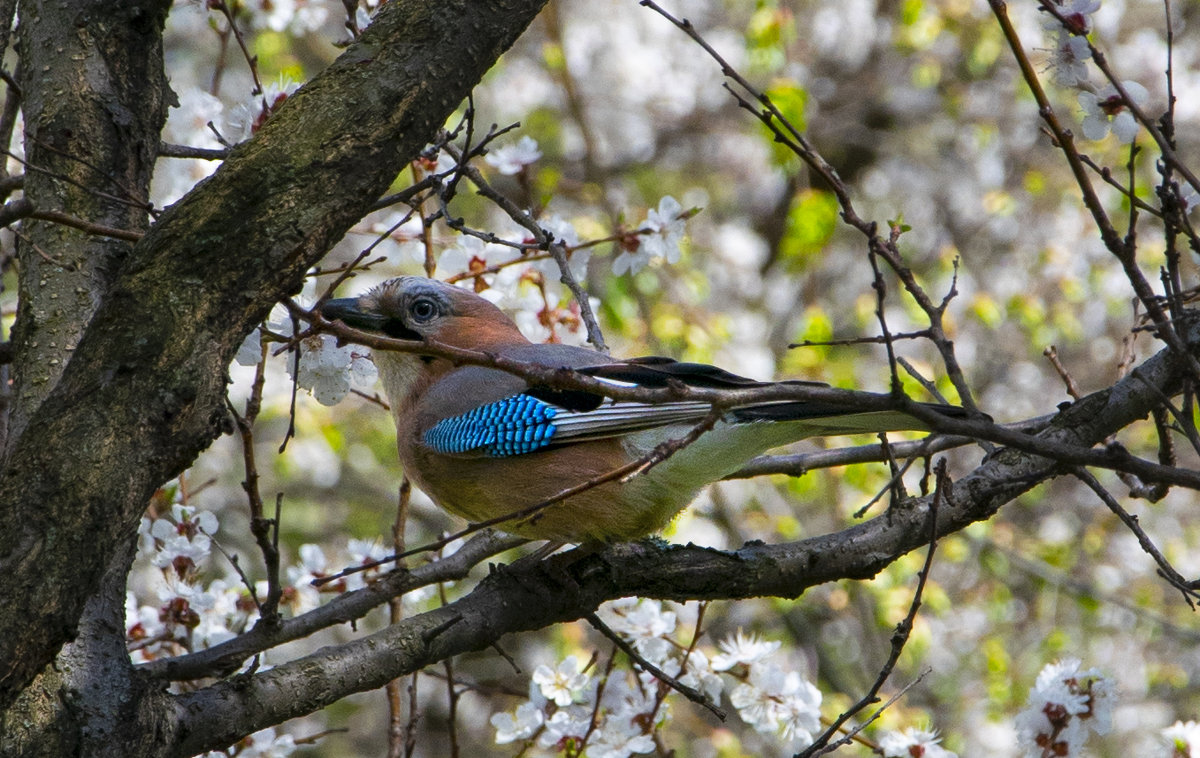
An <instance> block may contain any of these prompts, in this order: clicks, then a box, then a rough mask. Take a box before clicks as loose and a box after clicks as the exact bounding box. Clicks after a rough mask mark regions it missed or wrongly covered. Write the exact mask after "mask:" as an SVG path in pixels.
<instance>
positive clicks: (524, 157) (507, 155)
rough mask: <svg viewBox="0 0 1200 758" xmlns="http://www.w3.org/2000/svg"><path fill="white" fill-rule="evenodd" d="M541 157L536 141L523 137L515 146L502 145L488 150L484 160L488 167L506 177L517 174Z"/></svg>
mask: <svg viewBox="0 0 1200 758" xmlns="http://www.w3.org/2000/svg"><path fill="white" fill-rule="evenodd" d="M541 157H542V151H541V150H539V149H538V143H537V140H535V139H534V138H533V137H529V136H525V137H522V138H521V139H520V140H518V141H517V143H516V144H515V145H504V146H502V147H497V148H495V149H492V150H489V151H488V154H487V156H485V157H484V160H486V161H487V162H488V164H489V165H492V166H495V167H496V170H497V171H499V172H500V173H501V174H505V175H506V176H512V175H513V174H519V173H521V171H522V170H524V168H525V167H526V166H528V165H529V164H531V163H536V162H537V160H538V159H539V158H541Z"/></svg>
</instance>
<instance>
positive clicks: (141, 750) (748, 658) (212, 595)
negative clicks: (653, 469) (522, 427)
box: [0, 0, 1200, 758]
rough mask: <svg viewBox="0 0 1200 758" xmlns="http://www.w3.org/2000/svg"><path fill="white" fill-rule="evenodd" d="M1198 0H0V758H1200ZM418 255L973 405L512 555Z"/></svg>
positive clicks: (660, 329)
mask: <svg viewBox="0 0 1200 758" xmlns="http://www.w3.org/2000/svg"><path fill="white" fill-rule="evenodd" d="M1194 11H1195V9H1194V8H1193V7H1191V6H1183V7H1177V6H1176V4H1172V3H1170V2H1164V3H1163V4H1161V5H1159V4H1157V3H1142V4H1127V5H1122V4H1120V3H1118V2H1116V0H1104V2H1103V3H1102V2H1101V1H1100V0H1063V1H1059V0H1028V2H1024V3H1013V4H1011V5H1006V4H1005V3H1003V2H1000V0H991V1H990V2H989V3H987V4H986V5H985V4H982V3H981V4H975V5H972V4H963V3H922V2H905V3H901V4H899V5H898V6H895V7H892V6H886V7H885V6H884V5H880V6H879V7H876V6H875V5H874V4H872V3H844V2H835V1H834V0H795V1H794V2H783V1H779V2H773V1H770V0H764V1H763V2H757V3H754V4H745V3H737V2H729V1H726V0H706V1H705V2H698V3H687V4H680V7H679V8H676V9H670V8H663V7H660V6H659V5H658V4H656V3H654V2H650V1H649V0H646V1H644V2H642V3H635V2H633V0H629V2H628V3H611V4H609V3H605V4H600V3H592V2H585V0H577V1H573V2H561V3H555V4H550V5H546V4H545V3H544V0H494V1H490V2H475V3H466V2H446V1H445V0H407V1H403V2H402V1H401V0H392V1H391V2H387V3H380V2H376V1H375V0H360V2H354V0H347V1H346V2H342V3H334V2H326V1H325V0H288V1H287V2H281V1H280V0H272V1H271V2H257V1H256V0H254V1H252V0H236V1H235V0H212V1H210V2H207V3H204V4H197V3H182V2H181V3H176V4H174V6H172V4H171V3H169V2H163V1H162V0H153V1H152V0H124V1H121V2H111V1H110V2H104V3H100V2H82V3H75V4H57V5H52V4H39V3H22V4H20V6H19V7H18V4H17V3H15V2H0V13H2V14H3V17H4V19H6V23H4V24H3V25H0V28H4V29H10V28H12V26H13V22H14V20H16V19H19V23H18V25H17V27H16V28H15V30H14V31H12V32H11V33H10V34H8V35H5V36H4V37H3V40H2V42H0V47H2V48H4V49H9V48H10V47H11V51H10V52H11V54H10V56H9V57H8V59H7V60H9V61H16V66H15V68H14V69H12V70H11V72H10V71H4V72H3V76H2V77H0V78H2V79H3V81H4V83H5V85H6V90H5V92H6V100H5V106H4V108H3V110H2V111H0V135H3V136H4V140H5V142H6V144H8V145H9V149H8V152H7V160H6V163H5V164H4V167H3V173H2V174H0V187H2V188H3V192H4V198H5V203H4V205H3V207H2V208H0V217H2V218H3V224H4V226H5V228H6V229H8V232H6V233H5V236H3V237H2V238H0V272H2V273H3V277H4V278H3V280H2V281H3V290H2V291H0V330H2V331H0V336H3V337H4V341H3V342H0V450H2V451H3V456H0V566H3V569H4V577H5V579H6V581H5V582H4V583H3V584H2V585H0V714H2V715H0V722H2V724H3V726H2V728H0V753H3V754H5V755H8V754H13V755H64V754H88V755H107V754H114V755H133V754H136V755H147V756H152V755H163V756H166V755H191V754H210V755H240V756H279V755H287V754H291V753H292V752H293V751H297V750H299V749H301V748H303V749H305V750H309V751H317V752H318V753H320V754H329V755H341V754H348V753H362V754H382V753H384V752H386V753H387V754H388V755H393V756H400V755H417V754H422V755H462V754H464V753H466V752H468V751H471V750H474V751H477V752H487V753H489V754H492V753H495V754H502V755H503V754H514V755H566V756H583V755H587V756H593V757H598V756H614V757H620V758H624V757H625V756H630V755H641V754H663V755H665V754H669V753H670V752H671V751H677V752H679V753H680V754H696V755H725V754H787V755H791V754H803V755H817V754H822V753H823V752H830V751H834V750H837V751H841V752H844V753H845V754H848V755H867V754H873V755H881V756H913V757H916V756H925V757H926V758H945V757H946V756H953V755H956V754H957V755H971V756H978V755H983V756H991V755H996V756H1008V755H1030V756H1074V755H1082V754H1083V753H1082V750H1083V748H1084V745H1085V744H1086V745H1087V749H1088V750H1089V751H1092V753H1093V754H1097V755H1128V754H1137V755H1162V756H1172V757H1174V756H1187V755H1200V736H1198V735H1200V727H1197V725H1196V721H1195V719H1196V718H1197V714H1198V713H1200V696H1198V695H1200V693H1198V691H1197V689H1196V686H1195V682H1196V680H1197V677H1200V656H1198V655H1197V654H1196V653H1197V650H1200V648H1198V647H1197V642H1198V641H1200V636H1198V635H1197V633H1196V631H1195V619H1194V617H1193V615H1192V609H1191V605H1192V604H1193V603H1194V602H1195V601H1196V600H1197V597H1198V596H1197V579H1196V576H1197V574H1200V564H1198V563H1197V562H1196V560H1195V556H1196V555H1197V554H1200V552H1198V551H1197V547H1198V546H1200V532H1198V531H1197V529H1196V527H1195V523H1194V522H1195V519H1194V518H1193V517H1192V513H1193V512H1194V510H1195V507H1196V502H1197V499H1196V498H1197V496H1196V491H1197V489H1200V474H1198V473H1197V469H1196V460H1197V458H1198V457H1200V435H1197V432H1196V428H1195V422H1194V418H1195V384H1196V381H1195V380H1197V379H1200V363H1198V362H1197V361H1198V359H1200V326H1198V325H1197V322H1196V319H1195V314H1194V309H1193V307H1192V305H1191V304H1192V303H1193V302H1194V300H1195V295H1196V291H1197V285H1198V284H1200V282H1197V281H1195V280H1196V278H1197V269H1196V265H1195V259H1194V257H1193V256H1195V255H1200V239H1198V238H1197V236H1196V232H1195V229H1194V227H1193V222H1192V220H1191V217H1190V215H1189V214H1190V212H1191V211H1192V210H1193V209H1194V207H1195V205H1196V199H1197V197H1200V182H1198V181H1197V179H1196V175H1195V173H1194V171H1195V165H1194V161H1189V160H1188V158H1189V156H1191V155H1194V154H1196V148H1197V143H1196V142H1195V137H1194V135H1195V134H1197V133H1200V132H1198V131H1197V129H1196V128H1195V127H1196V126H1197V124H1198V122H1200V108H1198V107H1197V104H1200V90H1197V82H1196V80H1195V76H1194V72H1195V70H1196V69H1197V66H1196V58H1197V56H1200V46H1198V45H1197V44H1196V42H1195V39H1194V36H1195V35H1194V33H1193V34H1190V35H1189V34H1188V32H1189V31H1190V26H1191V25H1194V24H1195V23H1196V14H1195V12H1194ZM684 16H687V18H688V20H686V21H685V20H684ZM510 48H511V49H510ZM505 51H508V52H505ZM502 53H505V54H504V56H503V58H501V54H502ZM498 60H499V62H497V61H498ZM399 274H421V275H426V276H434V277H437V278H440V279H444V280H446V281H449V282H452V283H455V284H457V285H458V286H462V287H467V288H470V289H472V290H473V291H474V292H476V293H478V294H480V295H481V296H483V297H485V298H488V299H489V300H491V301H492V302H494V303H496V304H497V305H498V306H500V307H501V308H503V309H504V310H505V311H506V312H508V313H509V314H511V315H512V316H513V318H514V320H515V321H516V322H517V324H518V325H519V326H520V328H521V329H522V331H523V332H524V333H525V334H526V335H527V336H528V337H529V338H530V339H533V340H535V341H563V342H576V343H582V342H584V341H590V342H592V343H593V344H594V345H596V346H597V347H600V348H607V347H611V348H612V350H613V353H614V355H618V356H624V355H636V354H640V353H645V352H654V353H665V354H671V355H673V356H675V357H680V358H685V359H689V360H700V361H708V362H714V363H717V364H718V365H722V366H725V367H726V368H729V369H731V370H734V371H737V372H738V373H742V374H747V375H752V376H755V377H757V378H764V379H765V378H771V377H773V376H778V377H780V378H784V377H786V378H797V379H809V380H815V381H821V382H828V383H832V384H834V385H836V386H857V387H864V388H870V389H876V390H883V391H887V390H889V389H890V390H891V392H892V393H893V394H894V396H895V397H896V398H899V397H900V395H902V394H907V395H909V396H912V397H917V398H920V399H926V400H929V399H932V400H938V401H948V402H953V403H956V404H961V405H963V406H964V407H966V408H967V409H968V411H969V412H970V416H969V418H967V419H965V420H960V419H954V420H947V421H946V422H945V423H944V424H941V425H935V429H934V431H935V432H936V434H935V435H934V436H932V437H929V438H928V439H924V438H905V437H903V436H895V435H888V436H887V437H883V438H867V439H857V440H855V439H851V440H850V441H849V442H846V443H845V444H842V442H837V443H836V444H835V443H834V442H832V441H830V442H824V443H818V444H813V445H808V446H807V447H802V448H799V449H797V450H791V451H784V452H781V453H780V454H779V455H770V456H764V457H762V458H760V459H757V460H755V461H753V462H751V464H749V465H748V466H747V467H746V468H745V469H744V470H743V471H741V472H738V474H736V475H735V476H734V477H732V478H731V479H730V480H729V481H726V482H721V483H719V484H717V485H715V486H714V487H712V488H711V489H710V490H709V491H708V492H707V493H706V494H705V495H703V496H702V497H701V498H700V500H699V501H698V502H697V503H696V504H695V505H694V506H693V507H692V508H691V509H690V510H689V511H688V512H687V513H685V514H684V515H683V516H681V517H680V518H679V519H678V520H677V522H676V523H674V524H672V525H671V527H670V528H669V529H668V530H667V532H666V533H665V535H664V537H665V539H666V540H667V541H665V542H664V541H655V540H650V541H644V542H639V543H635V544H622V545H610V546H606V547H604V548H603V549H597V548H595V546H592V548H591V549H586V550H582V551H564V552H562V553H560V554H556V555H553V556H551V557H549V558H547V559H545V561H542V562H535V561H532V560H530V561H526V562H524V563H516V564H515V565H513V566H511V567H510V568H506V569H503V570H495V571H490V572H489V571H487V570H486V569H485V567H484V566H483V565H482V564H484V563H486V562H487V561H489V560H493V561H497V562H501V563H506V564H507V563H513V562H514V561H515V560H516V559H517V558H518V557H519V556H521V555H522V554H526V553H528V552H529V549H528V548H527V547H525V546H523V545H522V544H521V541H520V540H518V539H515V538H512V537H509V536H506V535H505V534H504V533H503V524H501V525H500V529H499V530H485V529H480V528H478V525H470V524H463V523H462V522H460V521H455V520H454V519H453V518H451V517H450V516H448V515H446V514H443V513H440V512H439V511H437V510H436V509H435V508H433V507H432V505H431V503H429V502H428V501H427V500H425V499H424V497H423V495H422V494H421V493H419V492H417V491H414V490H413V489H412V488H411V487H409V486H408V485H407V482H405V481H403V471H402V470H401V469H400V467H399V465H398V464H397V463H396V461H395V454H394V439H393V435H394V430H393V429H392V428H391V421H390V419H389V414H388V413H387V410H386V408H385V405H386V404H385V402H384V400H383V399H382V397H381V396H380V395H379V394H378V392H377V387H376V374H375V370H374V365H373V364H372V362H371V360H370V358H369V355H368V354H367V353H368V351H367V350H366V349H365V348H360V347H358V346H356V345H354V344H351V343H348V342H346V341H345V340H343V339H341V338H339V336H338V333H337V332H336V327H333V326H331V325H329V324H327V323H325V322H323V321H322V320H321V319H320V318H319V316H317V315H316V314H315V312H314V310H313V309H312V306H313V305H314V304H316V303H317V302H318V301H319V300H320V299H321V298H323V297H325V296H327V295H329V294H330V293H332V292H333V291H334V290H337V291H338V293H339V295H341V294H345V295H349V294H357V293H359V292H361V291H363V290H365V289H366V288H367V287H369V286H370V285H372V284H375V283H378V282H380V281H382V280H384V279H386V278H388V277H391V276H395V275H399ZM395 347H398V348H399V349H407V350H414V351H420V350H421V348H422V345H420V344H408V345H399V346H395ZM425 347H428V346H425ZM563 381H564V382H568V383H569V381H570V377H565V378H564V379H563ZM797 392H802V389H797ZM668 452H670V451H668ZM767 475H771V476H769V477H768V476H767ZM377 690H378V691H380V692H376V691H377ZM360 693H367V694H360ZM335 704H336V705H337V707H333V708H327V706H333V705H335Z"/></svg>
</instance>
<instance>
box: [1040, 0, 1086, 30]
mask: <svg viewBox="0 0 1200 758" xmlns="http://www.w3.org/2000/svg"><path fill="white" fill-rule="evenodd" d="M1055 4H1056V5H1057V6H1058V11H1059V13H1060V14H1061V15H1062V17H1063V19H1064V20H1065V23H1064V22H1063V21H1059V20H1058V19H1057V18H1055V17H1054V16H1051V15H1050V14H1048V13H1047V14H1046V18H1045V19H1043V20H1042V26H1043V27H1045V28H1046V29H1056V30H1057V29H1063V30H1065V31H1068V32H1070V33H1072V34H1080V35H1082V34H1087V33H1088V32H1089V31H1091V29H1092V19H1091V15H1092V14H1093V13H1095V12H1096V11H1098V10H1100V0H1055Z"/></svg>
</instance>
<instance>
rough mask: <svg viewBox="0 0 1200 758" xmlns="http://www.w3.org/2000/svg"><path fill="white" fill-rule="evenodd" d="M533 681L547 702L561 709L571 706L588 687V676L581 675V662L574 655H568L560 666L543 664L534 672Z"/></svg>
mask: <svg viewBox="0 0 1200 758" xmlns="http://www.w3.org/2000/svg"><path fill="white" fill-rule="evenodd" d="M533 681H534V682H536V683H537V685H538V687H540V688H541V691H542V694H543V695H544V696H545V697H546V699H547V700H550V701H552V702H553V703H554V704H555V705H557V706H559V707H563V706H567V705H570V704H571V703H572V702H574V700H575V696H576V694H577V693H578V692H579V691H580V690H582V689H583V688H584V687H586V686H587V685H588V681H589V678H588V676H587V674H583V673H580V671H579V661H578V660H577V659H576V658H575V656H573V655H568V656H567V657H566V658H564V659H563V660H562V662H561V663H559V664H558V667H557V668H554V669H552V668H550V667H549V666H547V665H545V664H543V665H541V666H538V667H537V669H535V670H534V672H533Z"/></svg>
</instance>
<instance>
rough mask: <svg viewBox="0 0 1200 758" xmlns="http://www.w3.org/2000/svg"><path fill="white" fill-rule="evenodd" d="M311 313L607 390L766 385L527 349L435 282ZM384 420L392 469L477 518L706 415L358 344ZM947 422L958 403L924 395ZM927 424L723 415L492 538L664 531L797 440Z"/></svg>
mask: <svg viewBox="0 0 1200 758" xmlns="http://www.w3.org/2000/svg"><path fill="white" fill-rule="evenodd" d="M321 315H322V316H323V317H324V318H326V319H328V320H330V321H333V320H341V321H342V322H344V323H345V324H346V325H348V326H351V327H354V328H356V329H359V330H363V331H367V332H374V333H377V334H381V335H386V336H390V337H397V338H402V339H413V340H432V341H436V342H438V343H441V344H443V345H448V346H451V347H458V348H467V349H471V350H476V351H485V352H488V353H491V354H493V355H499V356H504V357H506V358H510V359H513V360H516V361H521V362H525V363H532V364H539V365H541V366H546V367H551V368H570V369H575V370H576V371H579V372H580V373H581V374H584V375H589V376H593V377H596V378H597V379H600V380H602V381H606V382H612V383H613V384H616V385H618V386H630V385H643V386H651V387H666V386H669V385H670V383H671V382H675V381H678V382H683V383H684V384H685V385H689V386H694V387H705V388H737V389H745V388H748V387H763V386H767V385H768V383H764V382H756V381H754V380H751V379H746V378H744V377H740V376H737V375H735V374H731V373H729V372H727V371H724V370H722V369H719V368H716V367H713V366H706V365H701V364H695V363H681V362H676V361H673V360H670V359H668V358H643V359H635V360H631V361H614V359H612V358H610V357H609V356H607V355H605V354H603V353H601V352H598V351H595V350H590V349H587V348H583V347H573V346H570V345H561V344H533V343H531V342H529V340H527V339H526V338H525V337H524V336H523V335H522V334H521V332H520V330H519V329H518V328H517V325H516V324H515V323H513V321H512V320H511V319H509V318H508V317H507V316H506V315H505V314H504V313H503V312H502V311H501V310H500V309H499V308H497V307H496V306H495V305H493V304H492V303H491V302H489V301H487V300H485V299H484V298H482V297H479V296H478V295H476V294H475V293H473V292H471V291H469V290H466V289H462V288H460V287H455V286H453V285H450V284H446V283H444V282H439V281H436V280H433V279H425V278H422V277H415V276H406V277H400V278H397V279H392V280H390V281H387V282H384V283H383V284H381V285H379V286H378V287H376V288H374V289H372V290H371V291H370V292H368V293H366V294H364V295H362V296H360V297H356V298H344V299H338V300H330V301H328V302H326V303H325V304H324V306H323V307H322V308H321ZM373 353H374V354H373V357H374V360H375V364H376V366H377V367H378V369H379V375H380V378H381V379H382V381H383V386H384V390H385V392H386V393H387V396H388V400H389V401H390V403H391V407H392V413H393V415H394V416H395V420H396V430H397V445H398V447H399V452H400V460H401V462H402V463H403V465H404V470H405V473H406V474H407V475H408V476H409V478H411V479H412V480H413V482H414V483H415V484H416V485H417V486H418V487H420V488H421V489H422V490H423V491H424V492H425V493H426V494H427V495H429V497H430V498H432V499H433V500H434V502H436V503H437V504H438V505H440V506H441V507H443V508H445V509H446V510H448V511H450V512H452V513H455V514H457V515H459V516H462V517H463V518H466V519H468V520H470V521H474V522H479V521H486V520H489V519H495V518H498V517H503V516H506V515H508V514H513V513H517V512H521V511H523V510H525V509H527V508H529V507H531V506H534V505H536V504H538V503H541V502H543V501H546V500H549V499H550V498H553V497H554V496H555V495H558V494H559V493H560V492H563V491H564V490H567V489H568V488H570V487H573V486H577V485H580V484H583V483H585V482H588V481H591V480H593V479H596V478H600V477H603V476H604V475H605V474H608V473H609V472H611V471H613V470H615V469H618V468H620V467H622V466H625V465H627V464H629V463H630V462H632V461H637V460H639V459H642V458H643V457H645V456H646V455H648V454H649V453H650V452H651V451H652V450H654V449H655V447H656V446H658V445H659V444H660V443H663V442H665V441H667V440H671V439H677V438H680V437H683V436H684V435H686V434H687V433H688V432H689V431H690V430H692V429H693V428H694V427H695V426H696V424H697V423H698V422H700V421H701V420H703V419H705V418H706V416H707V415H708V413H709V412H710V408H711V406H710V405H709V404H708V403H705V402H698V401H678V402H666V403H656V404H648V403H638V402H629V401H613V400H612V399H610V398H607V397H605V396H603V395H598V394H592V393H589V392H583V391H576V390H569V391H564V390H562V389H554V388H550V387H537V386H530V384H529V383H528V382H527V381H526V380H524V379H522V378H520V377H518V376H515V375H513V374H510V373H507V372H505V371H501V370H499V369H495V368H488V367H483V366H474V365H464V366H456V365H454V364H453V363H452V362H451V361H449V360H447V359H445V358H436V357H432V356H428V355H420V354H417V353H408V352H397V351H387V350H375V351H373ZM925 407H926V408H929V409H932V410H934V411H938V412H941V413H944V414H947V415H951V416H958V415H961V414H962V409H960V408H954V407H951V406H945V405H933V404H925ZM906 429H907V430H923V431H928V426H926V425H925V424H924V423H922V422H921V421H919V420H918V419H916V418H914V417H912V416H910V415H907V414H904V413H901V412H898V411H872V412H861V411H851V410H849V409H847V408H845V407H841V406H835V405H827V404H822V403H813V402H798V401H783V402H780V401H776V402H771V403H756V404H753V405H746V406H741V407H734V408H732V409H731V410H729V411H728V412H727V413H725V415H724V416H723V417H722V419H721V420H720V421H719V422H717V423H716V424H715V426H714V427H713V428H712V429H711V430H710V431H708V432H706V433H704V434H703V435H701V436H700V437H699V438H698V439H696V440H695V441H694V442H692V443H691V444H690V445H688V446H686V447H683V448H682V449H680V450H678V451H677V452H675V453H674V454H673V455H671V456H670V457H668V458H667V459H666V460H664V461H662V462H661V463H658V464H657V465H655V466H653V467H652V468H650V469H649V470H648V471H646V472H645V473H643V474H641V475H639V476H635V477H633V478H632V479H630V480H629V481H627V482H624V483H622V482H620V481H617V480H614V481H608V482H606V483H603V484H600V485H599V486H596V487H593V488H591V489H587V490H585V491H583V492H580V493H578V494H575V495H572V496H571V497H569V498H567V499H565V500H562V501H560V502H557V503H554V504H552V505H550V506H549V507H547V508H545V509H544V510H541V511H539V512H537V514H536V515H534V516H532V517H529V518H525V519H523V520H519V521H518V520H513V521H510V522H506V523H503V524H501V528H502V529H504V530H505V531H508V532H512V533H515V534H518V535H521V536H525V537H530V538H534V539H547V540H553V541H557V542H571V543H594V542H609V541H617V540H629V539H635V538H638V537H642V536H644V535H646V534H649V533H651V532H654V531H656V530H658V529H660V528H662V527H663V526H665V525H666V524H667V523H668V522H669V521H670V520H671V519H672V518H673V517H674V516H675V514H677V513H678V512H679V511H681V510H682V509H683V508H684V507H686V506H687V505H688V504H689V503H690V502H691V501H692V499H693V498H695V496H696V494H697V493H698V492H699V491H700V489H701V488H702V487H704V486H705V485H706V484H708V483H710V482H713V481H716V480H717V479H720V478H722V477H724V476H726V475H727V474H730V473H733V472H734V471H736V470H737V469H738V468H740V467H741V466H742V465H743V464H745V463H746V462H747V461H749V460H750V459H751V458H753V457H755V456H757V455H759V454H760V453H763V452H764V451H766V450H769V449H771V448H774V447H779V446H780V445H784V444H787V443H790V442H795V441H797V440H800V439H804V438H805V437H813V436H821V435H837V434H857V433H864V432H866V433H873V432H883V431H898V430H906Z"/></svg>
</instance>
